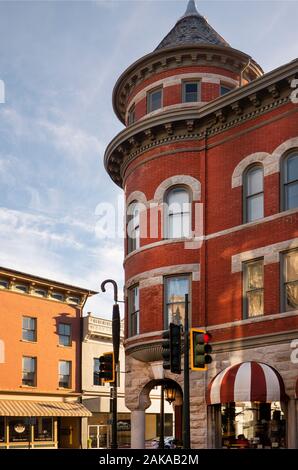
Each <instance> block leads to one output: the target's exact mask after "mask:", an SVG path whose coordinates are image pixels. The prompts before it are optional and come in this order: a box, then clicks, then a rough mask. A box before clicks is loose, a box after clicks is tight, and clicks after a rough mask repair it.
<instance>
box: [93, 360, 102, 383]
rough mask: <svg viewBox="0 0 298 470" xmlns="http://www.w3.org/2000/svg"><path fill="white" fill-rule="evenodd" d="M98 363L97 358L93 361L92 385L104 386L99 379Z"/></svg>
mask: <svg viewBox="0 0 298 470" xmlns="http://www.w3.org/2000/svg"><path fill="white" fill-rule="evenodd" d="M99 372H100V361H99V357H95V358H94V359H93V385H104V383H103V380H102V379H101V378H100V377H99Z"/></svg>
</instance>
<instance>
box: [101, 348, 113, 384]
mask: <svg viewBox="0 0 298 470" xmlns="http://www.w3.org/2000/svg"><path fill="white" fill-rule="evenodd" d="M99 362H100V371H99V377H100V378H101V379H103V381H104V382H105V383H106V382H114V381H115V361H114V353H113V352H108V353H104V354H103V355H102V356H100V358H99Z"/></svg>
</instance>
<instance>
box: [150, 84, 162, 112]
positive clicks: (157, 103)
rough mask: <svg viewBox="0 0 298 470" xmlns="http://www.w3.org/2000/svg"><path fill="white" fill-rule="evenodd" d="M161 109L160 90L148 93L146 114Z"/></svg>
mask: <svg viewBox="0 0 298 470" xmlns="http://www.w3.org/2000/svg"><path fill="white" fill-rule="evenodd" d="M161 107H162V88H158V89H156V90H153V91H150V92H149V93H148V94H147V112H148V113H151V112H152V111H156V110H157V109H159V108H161Z"/></svg>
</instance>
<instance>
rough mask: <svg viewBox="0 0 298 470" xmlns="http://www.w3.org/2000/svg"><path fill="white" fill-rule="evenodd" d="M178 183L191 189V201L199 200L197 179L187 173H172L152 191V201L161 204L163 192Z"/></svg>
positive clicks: (199, 189) (199, 185)
mask: <svg viewBox="0 0 298 470" xmlns="http://www.w3.org/2000/svg"><path fill="white" fill-rule="evenodd" d="M179 184H183V185H185V186H188V187H189V188H190V189H191V190H192V199H193V201H199V200H200V199H201V183H200V181H199V180H197V179H196V178H194V177H193V176H189V175H174V176H171V177H170V178H167V179H165V180H164V181H162V182H161V183H160V185H159V186H158V187H157V188H156V190H155V193H154V202H157V203H158V204H162V203H163V202H164V195H165V192H166V191H167V190H168V189H169V188H170V187H171V186H175V185H179Z"/></svg>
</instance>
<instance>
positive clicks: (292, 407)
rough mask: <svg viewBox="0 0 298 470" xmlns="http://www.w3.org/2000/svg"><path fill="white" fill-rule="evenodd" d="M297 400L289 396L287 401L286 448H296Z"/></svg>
mask: <svg viewBox="0 0 298 470" xmlns="http://www.w3.org/2000/svg"><path fill="white" fill-rule="evenodd" d="M297 410H298V400H294V399H293V398H291V399H290V400H289V402H288V413H287V417H288V423H287V428H288V448H289V449H297V440H298V439H297V425H298V415H297Z"/></svg>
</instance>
